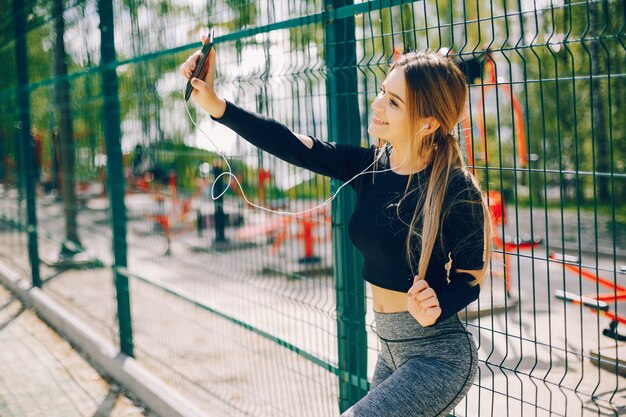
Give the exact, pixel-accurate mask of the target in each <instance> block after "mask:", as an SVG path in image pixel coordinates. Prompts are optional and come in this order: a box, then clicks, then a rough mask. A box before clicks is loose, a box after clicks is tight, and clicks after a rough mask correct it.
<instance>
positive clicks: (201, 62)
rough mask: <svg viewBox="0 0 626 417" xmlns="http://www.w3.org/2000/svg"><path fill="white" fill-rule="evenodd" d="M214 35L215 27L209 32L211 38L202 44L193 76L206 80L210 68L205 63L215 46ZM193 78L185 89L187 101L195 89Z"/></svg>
mask: <svg viewBox="0 0 626 417" xmlns="http://www.w3.org/2000/svg"><path fill="white" fill-rule="evenodd" d="M214 36H215V33H214V31H213V29H211V32H210V33H209V39H208V40H207V42H206V43H205V44H204V45H203V46H202V51H201V52H200V58H199V59H198V64H197V65H196V69H195V71H194V72H193V75H192V76H191V78H198V79H200V80H203V81H204V77H205V76H206V73H207V71H208V68H205V64H206V62H207V59H208V58H209V52H210V51H211V48H213V37H214ZM191 78H190V79H189V81H187V88H186V89H185V101H188V100H189V97H191V92H192V91H193V86H192V85H191Z"/></svg>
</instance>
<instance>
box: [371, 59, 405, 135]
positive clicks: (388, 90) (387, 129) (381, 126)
mask: <svg viewBox="0 0 626 417" xmlns="http://www.w3.org/2000/svg"><path fill="white" fill-rule="evenodd" d="M372 110H373V111H374V116H373V118H372V121H371V122H370V125H369V127H368V128H367V133H369V134H370V135H371V136H373V137H376V138H379V139H383V140H386V141H388V142H389V143H391V144H392V145H394V144H395V145H399V144H400V143H402V142H404V143H408V141H409V140H410V138H411V133H410V125H409V109H408V101H407V97H406V80H405V78H404V73H403V72H402V71H399V70H397V69H394V70H392V71H391V72H390V73H389V75H388V76H387V78H386V79H385V81H384V82H383V84H382V86H381V89H380V92H379V93H378V95H377V96H376V99H374V102H373V103H372Z"/></svg>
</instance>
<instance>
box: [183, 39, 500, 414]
mask: <svg viewBox="0 0 626 417" xmlns="http://www.w3.org/2000/svg"><path fill="white" fill-rule="evenodd" d="M198 54H199V53H196V54H194V55H192V56H190V57H189V59H187V61H186V62H185V63H184V64H183V65H182V68H181V73H182V75H183V76H184V77H186V78H190V77H191V74H192V72H193V70H194V68H195V65H196V63H197V60H198ZM208 62H209V68H208V73H207V75H206V77H205V79H204V80H199V79H193V80H191V81H192V85H193V87H194V91H193V93H192V99H193V100H194V101H195V103H196V104H197V105H199V106H200V107H202V108H203V109H204V110H205V111H206V112H207V113H209V114H210V115H211V117H212V118H213V119H214V120H216V121H217V122H219V123H222V124H224V125H225V126H228V127H229V128H231V129H233V130H234V131H235V132H237V133H238V134H239V135H240V136H242V137H243V138H245V139H246V140H248V141H249V142H251V143H252V144H253V145H255V146H257V147H259V148H261V149H263V150H265V151H267V152H270V153H272V154H273V155H276V156H277V157H279V158H281V159H283V160H285V161H287V162H289V163H292V164H295V165H298V166H300V167H303V168H306V169H310V170H312V171H314V172H317V173H319V174H322V175H327V176H331V177H334V178H337V179H339V180H342V181H344V182H345V181H349V180H351V179H353V178H354V177H355V176H356V178H354V179H353V180H352V181H351V182H350V185H351V186H352V187H353V188H354V190H355V191H356V193H357V201H356V207H355V210H354V213H353V215H352V217H351V219H350V223H349V227H348V233H349V236H350V238H351V240H352V242H353V243H354V245H355V246H356V247H357V248H358V249H359V250H360V251H361V252H362V253H363V258H364V265H363V277H364V278H365V280H367V281H368V282H369V283H370V284H371V285H372V298H373V304H374V314H375V319H376V332H377V334H378V336H379V338H380V341H381V346H382V350H381V352H380V354H379V357H378V362H377V364H376V369H375V372H374V378H373V382H372V386H371V390H370V392H369V393H368V394H367V395H366V396H365V397H364V398H362V399H361V400H360V401H359V402H358V403H357V404H355V405H354V406H353V407H351V408H350V409H349V410H348V411H346V412H345V413H344V414H343V416H355V417H374V416H385V417H396V416H397V417H412V416H422V417H435V416H446V415H447V414H448V413H449V412H450V411H451V410H452V409H453V408H454V406H455V405H456V404H458V403H459V402H460V401H461V399H462V398H463V397H464V396H465V395H466V394H467V391H468V390H469V389H470V387H471V385H472V383H473V380H474V377H475V375H476V371H477V369H478V360H477V353H476V345H475V343H474V340H473V338H472V335H471V334H470V333H469V332H468V331H467V330H466V328H465V326H464V325H463V324H462V323H461V322H460V320H459V318H458V316H457V313H458V312H459V311H460V310H462V309H464V308H465V307H466V306H467V305H468V304H469V303H471V302H472V301H474V300H476V299H477V298H478V294H479V291H480V287H479V284H480V282H481V280H482V279H483V276H484V274H485V269H486V267H487V265H488V263H489V254H490V236H491V229H490V228H491V220H490V217H489V210H488V207H487V205H486V204H485V201H484V200H483V198H482V195H481V192H480V188H479V186H478V183H477V181H476V179H475V178H474V177H473V176H472V174H470V173H469V172H468V170H467V168H466V166H465V163H464V162H463V157H462V155H461V150H460V148H459V144H458V140H457V139H456V138H455V137H454V136H453V134H452V132H453V130H454V128H455V126H456V124H457V123H458V121H459V119H460V118H461V116H462V114H463V111H464V108H465V100H466V97H467V87H466V85H465V78H464V76H463V74H462V73H461V71H460V70H459V68H458V67H456V66H455V65H454V64H453V63H452V61H451V60H449V59H448V58H446V57H444V56H441V55H439V54H436V53H432V52H409V53H405V54H403V55H401V56H400V58H399V59H398V60H397V61H396V62H395V63H393V65H392V66H391V68H390V70H389V73H388V75H387V77H386V79H385V80H384V82H383V83H382V88H381V89H380V93H379V94H378V96H377V97H376V99H375V100H374V102H373V103H372V109H373V113H374V117H373V119H372V122H371V123H370V125H369V128H368V133H369V134H370V135H371V136H373V137H376V138H380V139H382V140H383V143H384V144H385V146H382V147H376V146H371V147H370V148H362V147H357V146H349V145H343V144H335V143H331V142H324V141H320V140H318V139H316V138H314V137H311V136H306V135H301V134H298V133H293V132H291V131H290V130H289V129H288V128H287V127H286V126H284V125H283V124H280V123H279V122H277V121H275V120H272V119H269V118H267V117H264V116H261V115H258V114H254V113H251V112H248V111H246V110H243V109H242V108H240V107H238V106H236V105H235V104H233V103H231V102H228V101H225V100H224V99H222V98H221V97H220V96H219V95H218V94H217V93H216V91H215V89H214V69H215V51H214V50H212V51H211V53H210V56H209V60H208ZM363 172H365V174H362V175H358V174H360V173H363Z"/></svg>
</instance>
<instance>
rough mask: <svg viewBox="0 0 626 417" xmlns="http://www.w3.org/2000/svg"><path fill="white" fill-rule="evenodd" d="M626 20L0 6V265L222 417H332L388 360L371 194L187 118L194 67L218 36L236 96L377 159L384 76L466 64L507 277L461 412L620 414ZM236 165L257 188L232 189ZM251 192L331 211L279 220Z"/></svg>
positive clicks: (78, 1)
mask: <svg viewBox="0 0 626 417" xmlns="http://www.w3.org/2000/svg"><path fill="white" fill-rule="evenodd" d="M625 13H626V11H625V6H624V2H623V1H583V2H572V1H565V0H561V1H558V0H555V1H527V0H519V1H514V2H509V1H506V0H502V1H493V2H487V1H482V0H478V1H476V2H472V3H468V2H454V1H440V0H424V1H403V0H385V1H383V0H377V1H363V2H353V1H347V0H325V1H323V0H311V1H292V0H276V1H266V0H219V1H218V0H205V1H193V0H143V1H142V0H119V1H115V2H112V1H110V0H108V1H107V0H99V1H96V0H71V1H68V0H47V1H43V0H0V28H1V30H0V61H1V62H2V64H1V65H0V79H1V80H2V84H1V86H0V161H1V163H0V242H1V243H0V259H2V260H3V261H5V262H8V263H10V264H11V265H13V266H14V267H15V268H18V269H19V270H21V271H22V272H23V273H24V274H26V275H28V277H29V280H30V284H31V285H33V286H36V287H41V288H42V289H43V291H44V292H45V293H47V294H48V295H50V297H52V298H53V299H55V300H56V301H58V302H59V303H61V304H62V305H63V306H64V307H65V308H67V309H68V310H69V311H70V312H71V313H72V314H75V315H76V316H77V317H78V318H80V319H81V320H83V321H85V322H86V323H88V325H89V326H90V327H92V328H93V329H94V330H95V331H97V332H98V333H99V334H101V335H102V336H105V337H106V338H108V339H109V340H110V341H111V342H112V343H114V344H115V345H116V346H118V347H119V349H120V351H121V352H123V353H125V354H128V355H130V356H134V357H135V358H136V359H137V360H138V361H139V362H140V363H141V364H142V365H144V366H145V367H146V368H148V369H149V370H150V371H152V372H154V373H155V374H156V375H158V376H159V377H160V378H162V379H163V380H164V381H165V382H166V383H167V384H169V385H170V386H171V387H173V388H174V389H176V390H178V391H179V392H181V393H182V394H183V395H184V396H185V397H186V398H187V399H188V400H189V401H190V402H191V403H193V404H195V405H197V406H198V407H200V408H201V409H203V410H206V411H207V413H208V415H213V414H215V415H221V416H336V415H338V414H339V413H340V412H341V411H344V410H345V409H347V408H348V407H349V406H350V405H351V404H353V403H354V402H355V401H357V400H358V399H359V398H361V397H362V396H363V395H364V394H365V393H366V392H367V390H368V388H369V382H370V381H371V376H372V373H373V366H374V362H375V359H376V352H377V349H378V346H377V339H376V336H375V335H374V333H373V329H372V325H373V315H372V309H371V305H370V301H371V299H370V297H369V289H368V288H367V287H366V286H365V284H364V282H363V280H362V279H361V278H360V268H361V259H360V256H359V254H358V253H357V252H356V251H355V249H354V248H353V247H352V245H351V244H350V242H349V241H348V239H347V235H346V227H347V220H348V218H349V215H350V213H351V208H352V205H353V203H354V201H353V200H354V195H353V192H352V191H351V190H350V189H349V187H346V188H345V189H343V190H342V191H341V192H340V193H339V196H338V198H337V199H336V200H335V201H333V203H332V205H331V204H329V205H325V206H322V207H317V206H319V205H320V204H321V203H323V202H324V201H325V200H326V199H327V198H329V197H330V195H331V192H334V190H336V189H337V188H338V187H339V186H340V185H341V184H340V183H339V182H337V181H335V180H329V179H328V178H324V177H321V176H318V175H315V174H313V173H311V172H308V171H305V170H302V169H300V168H297V167H294V166H290V165H288V164H287V163H285V162H282V161H280V160H278V159H276V158H275V157H273V156H271V155H269V154H266V153H264V152H262V151H260V150H258V149H256V148H254V147H253V146H252V145H250V144H248V143H247V142H245V141H244V140H242V139H241V138H238V137H237V136H236V135H235V134H234V133H233V132H231V131H229V130H228V129H226V128H224V127H222V126H220V125H218V124H217V123H214V122H212V121H211V120H210V117H208V115H207V114H205V113H204V112H202V111H200V110H199V109H198V108H196V107H195V106H194V105H193V104H192V103H191V102H190V103H188V104H186V103H185V101H184V98H183V95H184V89H185V85H186V80H184V79H183V78H182V77H181V76H180V74H179V66H180V64H182V62H184V61H185V60H186V58H187V57H188V56H189V55H190V54H192V53H193V52H194V51H195V50H197V49H199V48H200V42H199V40H200V37H201V35H202V34H207V33H208V31H209V29H213V30H215V49H216V51H217V73H216V84H217V89H218V91H219V93H220V94H221V95H222V96H223V97H225V98H227V99H229V100H231V101H233V102H235V103H237V104H239V105H240V106H242V107H244V108H246V109H249V110H252V111H256V112H259V113H261V114H264V115H268V116H270V117H273V118H275V119H277V120H279V121H281V122H283V123H285V124H286V125H287V126H288V127H289V128H290V129H292V130H293V131H295V132H300V133H304V134H309V135H312V136H316V137H318V138H320V139H323V140H330V141H336V142H339V143H349V144H355V145H362V146H370V145H372V144H378V141H377V139H376V138H370V137H368V135H367V125H368V123H369V120H370V119H371V115H370V104H371V102H372V100H373V99H374V97H375V96H376V94H377V93H378V88H379V86H380V84H381V83H382V81H383V80H384V77H385V74H386V71H387V69H388V66H389V64H390V63H392V62H393V60H394V59H395V58H396V57H397V56H398V54H400V53H401V52H403V51H405V50H409V49H425V48H430V49H432V50H436V51H440V52H441V53H445V54H448V55H450V57H451V58H452V59H454V60H455V62H457V64H458V65H459V66H460V67H461V69H462V70H463V71H464V72H465V74H466V76H467V81H468V85H469V93H470V94H469V100H468V105H467V112H466V115H465V117H464V119H463V120H462V122H461V123H460V125H459V127H458V129H457V131H456V134H457V136H458V138H459V141H460V143H461V147H462V149H463V151H464V153H465V156H466V160H467V163H468V165H469V166H470V168H471V170H472V171H473V172H474V173H475V174H476V175H477V177H478V178H479V179H480V181H481V184H482V186H483V188H484V189H485V192H486V194H487V196H488V200H489V203H490V207H491V211H492V215H493V219H494V225H495V228H494V230H495V233H494V242H495V245H494V261H493V263H492V265H491V268H490V275H489V277H488V278H487V280H486V284H485V285H484V286H483V290H482V293H481V297H480V300H479V301H478V302H477V303H475V304H472V305H471V306H470V307H469V308H468V310H467V311H466V312H464V313H463V314H462V317H463V319H464V320H465V321H466V323H467V326H468V329H469V330H470V331H471V332H472V333H473V334H474V336H475V338H476V340H477V343H478V344H479V347H480V351H479V357H480V360H481V364H480V366H481V367H480V373H479V375H478V377H477V379H476V381H475V385H474V387H473V388H472V390H471V391H470V393H469V394H468V396H467V398H466V399H465V400H464V401H463V402H462V403H461V404H460V405H459V406H458V407H457V409H456V410H455V415H457V416H503V415H506V416H522V415H534V416H544V415H545V416H591V415H593V416H596V415H597V416H605V415H621V414H623V413H626V411H623V410H624V407H626V395H625V393H624V385H625V384H624V382H625V381H624V380H622V375H626V368H625V366H626V365H624V364H623V360H624V359H623V358H625V357H626V351H623V349H622V345H623V342H624V340H626V336H623V335H622V334H621V333H620V330H622V328H623V326H619V324H623V323H626V316H623V315H622V313H624V308H623V306H622V304H621V301H622V300H624V299H626V266H624V265H626V212H625V211H624V201H625V200H626V102H625V99H624V91H625V87H626V78H625V75H626V74H625V70H626V54H625V50H626V43H625V41H626V35H625V32H624V28H625V25H626V17H625ZM187 106H188V107H187ZM218 151H219V152H222V153H223V154H224V155H225V156H226V158H227V160H228V163H229V164H230V167H231V169H232V173H233V175H235V176H236V177H237V178H238V179H239V181H240V183H241V186H239V185H237V184H235V182H234V181H232V180H230V179H229V177H228V176H221V177H220V174H221V173H223V172H227V171H228V166H227V164H226V162H225V161H224V160H222V158H221V156H220V155H219V152H218ZM218 177H219V178H218ZM222 192H224V194H223V196H221V197H220V198H217V199H213V198H212V193H213V196H217V195H219V194H221V193H222ZM243 193H245V195H246V196H247V198H248V199H249V200H250V201H252V202H253V203H255V204H258V205H261V206H264V207H268V208H272V209H275V210H286V211H291V212H295V211H303V210H306V209H309V208H314V207H317V208H315V209H314V210H311V211H309V212H308V213H306V214H303V215H299V216H286V215H280V214H273V213H268V212H265V211H262V210H259V209H256V208H254V207H251V206H250V205H248V204H247V203H246V201H245V200H244V199H243V198H242V194H243ZM620 207H622V208H620ZM623 332H624V333H623V334H624V335H626V330H623ZM0 349H1V347H0ZM33 407H36V405H35V403H33ZM8 415H12V414H8ZM18 415H20V414H18ZM34 415H37V414H34ZM38 415H44V414H38ZM59 415H62V414H59Z"/></svg>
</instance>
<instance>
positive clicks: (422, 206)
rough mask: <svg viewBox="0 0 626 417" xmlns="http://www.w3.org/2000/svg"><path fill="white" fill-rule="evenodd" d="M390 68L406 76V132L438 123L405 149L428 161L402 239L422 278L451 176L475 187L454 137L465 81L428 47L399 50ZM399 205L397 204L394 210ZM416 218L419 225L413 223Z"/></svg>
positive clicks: (487, 221) (487, 232) (487, 233)
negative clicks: (431, 120) (427, 171)
mask: <svg viewBox="0 0 626 417" xmlns="http://www.w3.org/2000/svg"><path fill="white" fill-rule="evenodd" d="M394 69H395V70H397V71H402V72H403V73H404V76H405V80H406V85H407V100H408V103H407V105H408V110H409V120H410V123H411V126H410V132H412V135H413V137H416V136H417V133H418V126H419V125H420V124H423V122H424V119H425V118H428V117H432V118H434V119H435V120H437V121H438V122H439V128H437V129H436V130H435V131H434V132H433V133H431V134H429V135H426V136H424V137H422V138H421V140H413V141H411V142H410V144H409V148H408V152H409V157H410V158H411V160H416V161H420V160H421V161H420V162H424V164H421V165H425V164H426V163H428V162H430V163H432V169H431V173H430V177H429V179H428V185H427V188H426V192H425V193H422V196H421V200H420V201H419V202H418V204H417V207H416V209H415V212H414V213H413V218H412V220H411V223H410V225H409V233H408V235H407V240H406V252H407V259H408V261H409V264H410V265H411V268H412V269H414V265H415V264H416V262H417V263H418V271H417V276H418V277H419V279H424V278H425V277H426V270H427V269H428V264H429V261H430V258H431V255H432V253H433V248H434V245H435V241H436V240H437V239H436V238H437V236H438V235H439V237H441V229H442V215H443V204H444V200H445V197H446V190H447V188H448V184H449V182H450V179H451V175H456V174H459V173H462V174H464V175H466V176H468V177H469V178H470V179H471V181H472V182H473V184H474V186H475V187H476V188H477V189H478V190H479V191H480V185H479V183H478V180H477V179H476V177H474V176H473V175H472V174H471V173H470V172H469V171H468V169H467V166H466V165H465V162H464V160H463V155H462V153H461V148H460V147H459V143H458V140H457V138H456V137H455V136H454V134H453V131H454V129H455V126H456V125H457V123H458V122H459V120H460V119H461V117H462V115H463V112H464V109H465V101H466V99H467V86H466V84H465V76H464V75H463V73H462V72H461V70H460V69H459V68H458V67H457V66H456V65H455V64H454V63H453V62H452V60H450V59H449V58H447V57H445V56H442V55H439V54H437V53H435V52H431V51H421V52H407V53H404V54H402V55H400V57H399V58H398V60H397V61H396V62H394V63H393V64H392V65H391V67H390V69H389V73H390V72H391V71H393V70H394ZM420 122H421V123H420ZM455 171H456V172H455ZM411 179H412V175H410V176H409V179H408V182H407V188H406V190H405V193H404V196H403V198H402V200H401V201H400V204H401V203H402V202H403V201H404V200H405V199H406V197H407V196H408V195H409V194H411V192H414V191H415V190H413V191H409V184H410V183H411ZM400 204H398V205H397V206H396V207H397V210H398V212H399V206H400ZM481 204H482V212H483V218H484V243H485V246H484V252H483V261H484V264H483V268H482V277H483V278H484V275H485V271H486V269H487V267H488V266H489V261H490V256H491V215H490V212H489V207H488V205H487V203H486V201H485V198H484V196H483V197H482V198H481ZM420 223H421V224H422V227H421V230H420V228H419V227H418V225H419V224H420ZM418 244H419V245H420V246H421V251H420V257H419V260H417V259H416V258H415V250H414V249H416V246H417V245H418ZM447 255H448V254H446V256H447ZM454 261H455V260H453V262H454ZM480 281H482V278H481V279H480V280H474V282H473V285H477V284H479V283H480Z"/></svg>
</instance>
